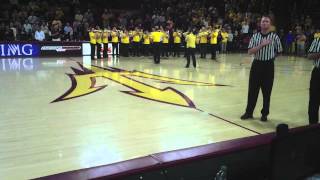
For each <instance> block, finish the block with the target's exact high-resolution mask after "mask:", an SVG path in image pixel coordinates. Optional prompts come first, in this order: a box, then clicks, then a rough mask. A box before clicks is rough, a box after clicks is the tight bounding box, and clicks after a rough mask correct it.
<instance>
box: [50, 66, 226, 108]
mask: <svg viewBox="0 0 320 180" xmlns="http://www.w3.org/2000/svg"><path fill="white" fill-rule="evenodd" d="M78 64H79V66H80V69H76V68H74V67H71V69H72V70H73V72H74V74H67V75H68V76H69V77H70V79H71V82H72V85H71V88H70V89H69V90H68V91H67V92H66V93H65V94H63V95H62V96H60V97H59V98H57V99H55V100H54V101H52V103H55V102H59V101H65V100H69V99H72V98H77V97H81V96H84V95H88V94H91V93H94V92H97V91H99V90H102V89H104V88H105V87H106V85H104V86H96V78H98V77H102V78H106V79H109V80H111V81H114V82H116V83H119V84H121V85H123V86H126V87H128V88H130V89H131V90H132V91H121V92H123V93H125V94H128V95H132V96H136V97H138V98H144V99H148V100H150V101H156V102H160V103H167V104H172V105H176V106H183V107H190V108H195V104H194V103H193V102H192V101H191V99H190V98H189V97H187V96H186V95H184V94H183V93H181V92H180V91H178V90H176V89H174V88H172V87H166V88H164V89H159V88H156V87H154V86H151V85H149V84H145V83H143V82H140V81H138V80H135V79H133V77H139V78H146V79H152V80H154V81H156V82H158V83H166V84H178V85H192V86H226V85H220V84H212V83H204V82H195V81H187V80H181V79H174V78H169V77H163V76H159V75H153V74H148V73H144V72H139V71H126V70H122V69H118V68H114V67H106V68H102V67H98V66H91V68H90V69H88V68H85V67H83V66H82V64H80V63H78Z"/></svg>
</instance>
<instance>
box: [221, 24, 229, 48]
mask: <svg viewBox="0 0 320 180" xmlns="http://www.w3.org/2000/svg"><path fill="white" fill-rule="evenodd" d="M221 36H222V40H221V53H226V52H227V43H228V37H229V34H228V32H227V31H226V30H225V29H224V28H222V29H221Z"/></svg>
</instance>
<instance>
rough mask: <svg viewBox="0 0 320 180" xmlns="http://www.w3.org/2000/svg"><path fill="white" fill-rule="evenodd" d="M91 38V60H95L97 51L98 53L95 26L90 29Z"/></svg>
mask: <svg viewBox="0 0 320 180" xmlns="http://www.w3.org/2000/svg"><path fill="white" fill-rule="evenodd" d="M89 38H90V46H91V60H94V57H95V53H96V45H97V39H96V33H95V29H94V28H91V29H90V30H89Z"/></svg>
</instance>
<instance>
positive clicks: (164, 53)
mask: <svg viewBox="0 0 320 180" xmlns="http://www.w3.org/2000/svg"><path fill="white" fill-rule="evenodd" d="M162 33H163V40H162V57H164V56H166V57H167V58H168V57H169V52H168V51H169V32H168V31H162Z"/></svg>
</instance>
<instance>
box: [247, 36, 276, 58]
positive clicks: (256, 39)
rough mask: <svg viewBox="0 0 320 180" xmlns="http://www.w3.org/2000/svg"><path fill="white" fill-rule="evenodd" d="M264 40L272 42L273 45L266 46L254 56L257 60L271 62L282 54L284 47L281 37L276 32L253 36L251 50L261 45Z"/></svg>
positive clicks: (250, 44)
mask: <svg viewBox="0 0 320 180" xmlns="http://www.w3.org/2000/svg"><path fill="white" fill-rule="evenodd" d="M263 39H266V40H267V39H268V40H271V41H272V43H270V44H268V45H266V46H264V47H263V48H261V49H260V50H259V51H258V52H256V53H255V54H254V59H255V60H260V61H269V60H272V59H274V58H275V57H276V55H277V53H280V52H282V45H281V41H280V38H279V36H278V35H277V34H276V33H274V32H269V33H268V34H262V33H261V32H258V33H255V34H253V35H252V37H251V39H250V43H249V47H248V48H249V49H251V48H254V47H257V46H259V45H260V44H261V42H262V40H263Z"/></svg>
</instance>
